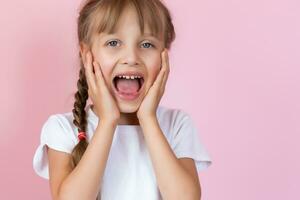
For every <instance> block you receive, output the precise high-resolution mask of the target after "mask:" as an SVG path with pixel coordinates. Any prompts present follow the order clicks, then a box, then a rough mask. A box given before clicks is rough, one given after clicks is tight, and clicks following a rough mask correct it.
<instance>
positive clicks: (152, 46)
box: [106, 40, 155, 49]
mask: <svg viewBox="0 0 300 200" xmlns="http://www.w3.org/2000/svg"><path fill="white" fill-rule="evenodd" d="M111 42H118V40H111V41H109V42H107V43H106V45H107V46H111V45H109V44H111ZM143 44H150V45H151V47H150V48H154V47H155V46H154V45H153V44H152V43H150V42H145V43H143ZM112 47H115V46H112ZM150 48H146V49H150Z"/></svg>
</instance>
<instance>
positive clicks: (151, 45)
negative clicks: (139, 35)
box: [143, 42, 155, 49]
mask: <svg viewBox="0 0 300 200" xmlns="http://www.w3.org/2000/svg"><path fill="white" fill-rule="evenodd" d="M144 44H150V47H152V48H153V47H155V46H154V45H153V44H151V43H150V42H145V43H143V45H144ZM147 46H148V47H149V45H147ZM144 47H145V45H144ZM148 47H146V49H149V48H148Z"/></svg>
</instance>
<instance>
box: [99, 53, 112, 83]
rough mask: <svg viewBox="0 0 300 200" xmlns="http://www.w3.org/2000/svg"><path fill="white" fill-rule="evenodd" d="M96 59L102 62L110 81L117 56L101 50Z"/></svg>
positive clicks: (105, 75)
mask: <svg viewBox="0 0 300 200" xmlns="http://www.w3.org/2000/svg"><path fill="white" fill-rule="evenodd" d="M96 61H97V62H98V63H99V64H100V67H101V70H102V73H103V76H104V78H105V80H106V82H107V83H110V81H111V74H112V71H113V67H114V65H115V58H114V57H113V56H111V55H108V54H105V53H102V52H99V53H98V54H97V55H96Z"/></svg>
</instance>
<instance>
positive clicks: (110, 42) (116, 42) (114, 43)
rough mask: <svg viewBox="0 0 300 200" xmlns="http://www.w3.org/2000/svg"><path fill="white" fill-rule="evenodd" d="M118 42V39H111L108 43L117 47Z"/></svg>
mask: <svg viewBox="0 0 300 200" xmlns="http://www.w3.org/2000/svg"><path fill="white" fill-rule="evenodd" d="M116 44H118V41H117V40H111V41H109V42H108V43H107V45H108V46H112V47H115V45H116Z"/></svg>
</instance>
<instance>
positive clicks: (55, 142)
mask: <svg viewBox="0 0 300 200" xmlns="http://www.w3.org/2000/svg"><path fill="white" fill-rule="evenodd" d="M46 145H47V146H48V147H50V148H52V149H54V150H57V151H61V152H65V153H71V152H72V150H73V148H74V146H75V141H74V138H73V137H72V129H71V128H70V127H68V126H67V123H66V122H65V121H63V120H61V119H60V117H58V116H56V115H51V116H50V117H49V118H48V119H47V120H46V122H45V123H44V124H43V126H42V130H41V135H40V144H39V146H38V147H37V149H36V151H35V154H34V157H33V169H34V171H35V173H36V174H37V175H39V176H41V177H42V178H45V179H49V171H48V170H49V166H48V155H47V147H46Z"/></svg>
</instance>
